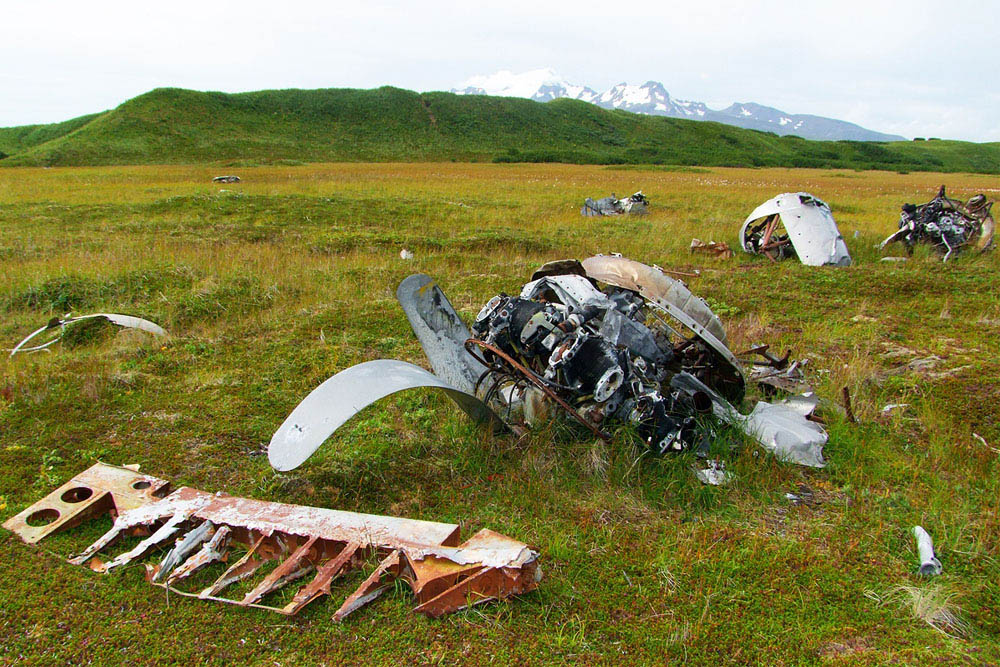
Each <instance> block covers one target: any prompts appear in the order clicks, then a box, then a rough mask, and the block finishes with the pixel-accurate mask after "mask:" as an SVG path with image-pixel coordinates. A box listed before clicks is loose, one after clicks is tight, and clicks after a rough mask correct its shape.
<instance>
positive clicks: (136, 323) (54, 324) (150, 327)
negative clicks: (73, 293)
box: [10, 313, 167, 357]
mask: <svg viewBox="0 0 1000 667" xmlns="http://www.w3.org/2000/svg"><path fill="white" fill-rule="evenodd" d="M102 317H103V318H104V319H106V320H108V321H109V322H111V323H112V324H116V325H118V326H120V327H124V328H126V329H139V330H140V331H145V332H147V333H151V334H153V335H154V336H166V335H167V332H166V331H164V330H163V328H162V327H161V326H160V325H159V324H156V323H155V322H150V321H149V320H144V319H142V318H141V317H133V316H132V315H119V314H118V313H94V314H92V315H78V316H77V317H71V316H69V315H66V316H65V317H53V318H52V319H51V320H50V321H49V323H48V324H46V325H45V326H44V327H41V328H40V329H38V330H36V331H33V332H32V333H30V334H29V335H28V336H27V337H26V338H25V339H24V340H22V341H21V342H20V343H18V344H17V345H16V346H14V349H12V350H11V351H10V356H12V357H13V356H14V355H15V354H17V353H18V352H38V351H39V350H45V349H48V348H49V347H51V346H52V345H55V344H56V343H58V342H59V341H60V340H62V337H63V334H64V333H65V332H66V326H67V325H70V324H72V323H74V322H80V321H82V320H92V319H97V318H102ZM57 329H58V331H56V330H57ZM46 332H51V333H53V334H55V335H54V336H53V337H52V338H50V339H49V340H47V341H46V342H44V343H42V344H40V345H34V346H31V347H28V346H27V345H28V343H29V342H30V341H32V340H34V339H35V338H36V337H37V336H40V335H42V334H43V333H46Z"/></svg>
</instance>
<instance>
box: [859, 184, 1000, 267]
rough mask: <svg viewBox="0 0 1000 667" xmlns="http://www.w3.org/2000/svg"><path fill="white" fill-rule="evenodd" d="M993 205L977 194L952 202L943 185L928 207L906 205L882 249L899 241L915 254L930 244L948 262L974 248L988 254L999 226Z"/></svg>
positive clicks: (924, 205) (909, 251) (883, 242)
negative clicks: (993, 213)
mask: <svg viewBox="0 0 1000 667" xmlns="http://www.w3.org/2000/svg"><path fill="white" fill-rule="evenodd" d="M992 207H993V202H991V201H987V200H986V195H983V194H978V195H976V196H974V197H972V198H971V199H969V201H967V202H965V203H963V202H961V201H958V200H956V199H950V198H949V197H948V196H947V195H946V194H945V186H943V185H942V186H941V189H940V190H938V193H937V196H936V197H934V199H932V200H930V201H929V202H927V203H926V204H920V205H919V206H915V205H914V204H903V209H902V213H900V216H899V229H898V230H897V231H896V232H894V233H893V234H891V235H890V236H889V237H888V238H887V239H886V240H884V241H882V243H881V245H879V249H882V248H885V247H886V246H887V245H889V244H891V243H896V242H897V241H898V242H900V243H902V244H903V246H904V247H905V248H906V251H907V252H908V253H910V254H913V247H914V246H915V245H917V244H918V243H926V244H929V245H931V246H932V247H933V248H934V250H935V251H937V253H938V254H939V255H941V256H942V258H941V259H942V261H945V262H947V261H948V259H949V258H950V257H951V255H952V253H954V252H957V251H960V250H963V249H965V248H967V247H973V248H974V249H975V250H977V251H979V252H986V251H987V250H989V249H990V248H992V247H993V231H994V227H995V226H996V223H995V222H994V221H993V215H992V214H991V212H990V209H991V208H992Z"/></svg>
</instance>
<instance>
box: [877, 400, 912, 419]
mask: <svg viewBox="0 0 1000 667" xmlns="http://www.w3.org/2000/svg"><path fill="white" fill-rule="evenodd" d="M908 407H910V404H909V403H889V404H888V405H885V406H883V407H882V410H880V411H879V415H880V416H881V417H882V418H883V419H888V418H889V417H891V416H892V413H893V412H895V411H896V410H902V409H903V408H908Z"/></svg>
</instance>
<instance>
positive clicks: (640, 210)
mask: <svg viewBox="0 0 1000 667" xmlns="http://www.w3.org/2000/svg"><path fill="white" fill-rule="evenodd" d="M648 207H649V199H648V198H647V197H646V195H644V194H642V190H639V191H638V192H636V193H635V194H633V195H629V196H628V197H624V198H622V199H618V198H617V197H616V196H615V195H614V193H611V196H610V197H602V198H601V199H591V198H590V197H587V199H586V200H584V202H583V208H581V209H580V215H583V216H587V217H594V216H599V215H623V214H631V215H645V214H646V213H648V212H649V211H648V210H647V209H648Z"/></svg>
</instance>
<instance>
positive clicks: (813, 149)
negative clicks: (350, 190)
mask: <svg viewBox="0 0 1000 667" xmlns="http://www.w3.org/2000/svg"><path fill="white" fill-rule="evenodd" d="M5 147H6V148H5ZM0 151H3V152H5V153H9V154H10V155H9V157H7V158H5V159H3V160H2V161H0V165H9V166H16V165H36V166H37V165H45V166H49V165H52V166H56V165H60V166H71V165H106V164H178V163H205V162H209V163H218V164H266V163H275V162H280V161H289V160H294V161H305V162H321V161H323V162H326V161H445V160H458V161H489V160H493V161H523V162H577V163H635V164H684V165H708V166H787V167H823V168H830V167H842V168H855V169H892V170H934V171H966V172H990V173H996V172H1000V143H993V144H973V143H968V142H954V141H930V142H892V143H884V144H878V143H865V142H849V141H837V142H819V141H807V140H804V139H801V138H798V137H794V136H786V137H778V136H776V135H774V134H770V133H766V132H757V131H751V130H744V129H741V128H736V127H732V126H727V125H722V124H719V123H712V122H695V121H687V120H682V119H675V118H664V117H651V116H642V115H638V114H632V113H628V112H624V111H607V110H604V109H600V108H598V107H595V106H594V105H591V104H587V103H585V102H580V101H576V100H555V101H553V102H549V103H546V104H541V103H537V102H532V101H530V100H524V99H517V98H506V97H484V96H459V95H454V94H451V93H425V94H419V93H414V92H411V91H406V90H401V89H398V88H391V87H384V88H378V89H375V90H353V89H321V90H272V91H260V92H253V93H239V94H225V93H205V92H197V91H190V90H181V89H157V90H154V91H151V92H149V93H146V94H145V95H141V96H139V97H136V98H134V99H132V100H129V101H127V102H125V103H124V104H122V105H121V106H119V107H118V108H116V109H113V110H111V111H108V112H105V113H103V114H95V115H93V116H85V117H82V118H79V119H75V120H73V121H67V122H65V123H60V124H56V125H46V126H30V128H8V129H0Z"/></svg>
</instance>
